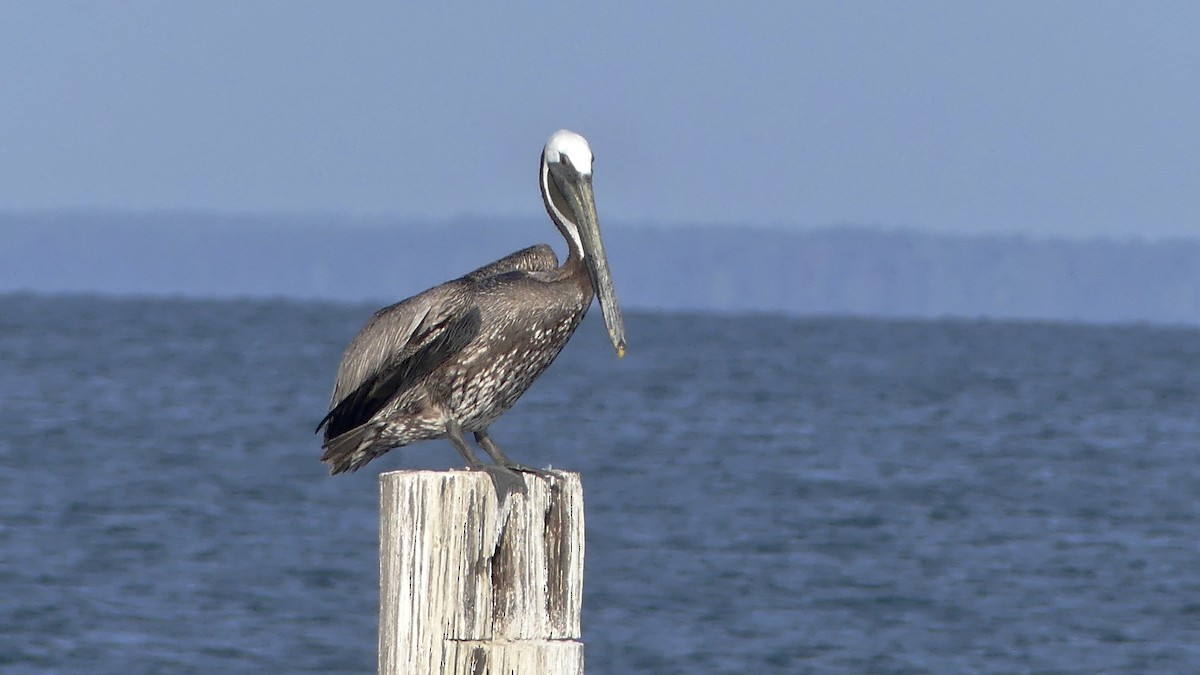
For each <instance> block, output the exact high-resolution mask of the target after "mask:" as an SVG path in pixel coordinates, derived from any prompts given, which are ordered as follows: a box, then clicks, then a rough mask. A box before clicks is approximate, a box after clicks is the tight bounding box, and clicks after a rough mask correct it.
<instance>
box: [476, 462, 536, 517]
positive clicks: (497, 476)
mask: <svg viewBox="0 0 1200 675" xmlns="http://www.w3.org/2000/svg"><path fill="white" fill-rule="evenodd" d="M470 468H472V469H475V470H478V471H484V472H487V475H488V478H491V479H492V487H494V488H495V489H496V501H497V502H499V504H500V508H501V509H503V508H504V505H505V504H506V503H507V502H508V496H509V495H511V494H513V493H516V494H519V495H522V496H524V495H527V494H528V491H527V490H526V488H525V478H524V476H522V475H521V474H519V473H517V472H516V471H513V470H512V469H510V468H508V467H504V466H496V465H491V466H474V467H470Z"/></svg>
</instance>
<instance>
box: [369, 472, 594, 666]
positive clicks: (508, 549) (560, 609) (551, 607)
mask: <svg viewBox="0 0 1200 675" xmlns="http://www.w3.org/2000/svg"><path fill="white" fill-rule="evenodd" d="M523 477H524V479H525V484H526V486H527V494H526V495H519V494H514V495H512V496H510V497H509V499H508V502H509V503H508V505H507V508H506V510H507V511H508V513H507V514H501V513H499V505H498V504H497V500H496V493H495V490H494V489H493V487H492V482H491V479H490V478H489V477H488V476H487V475H486V474H484V473H483V472H480V471H392V472H388V473H384V474H382V475H380V477H379V489H380V522H379V599H380V605H379V673H380V675H401V674H408V673H447V674H451V673H452V674H455V675H458V674H460V673H461V674H470V675H485V674H489V675H501V674H503V675H525V674H527V673H537V674H541V673H544V674H546V675H568V674H569V675H582V673H583V643H582V642H580V641H579V637H580V629H579V614H580V607H581V605H582V602H583V485H582V483H581V482H580V480H579V474H576V473H568V472H555V474H554V475H552V476H550V477H542V476H534V475H529V474H523Z"/></svg>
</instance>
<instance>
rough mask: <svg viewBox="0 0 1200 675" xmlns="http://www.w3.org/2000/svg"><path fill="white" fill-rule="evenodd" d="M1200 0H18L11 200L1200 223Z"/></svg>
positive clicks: (5, 48) (8, 98) (3, 85)
mask: <svg viewBox="0 0 1200 675" xmlns="http://www.w3.org/2000/svg"><path fill="white" fill-rule="evenodd" d="M1197 35H1200V3H1195V2H1154V3H1132V2H1120V3H1118V2H1053V3H1043V2H993V3H981V2H972V3H962V2H915V3H888V2H838V3H833V2H827V3H815V2H814V3H801V2H794V1H791V0H763V1H761V2H745V3H734V2H672V3H666V2H631V1H625V0H621V1H614V2H590V3H561V2H560V3H529V2H509V3H490V4H484V3H401V2H368V1H360V2H303V1H291V0H289V1H286V2H283V1H279V2H268V1H257V2H244V1H235V2H222V1H212V0H210V1H206V2H105V3H83V2H78V3H63V2H36V3H34V2H24V3H18V2H4V3H2V4H0V78H2V79H0V210H41V209H55V210H61V209H89V208H107V209H123V210H124V209H131V210H169V209H201V210H214V211H221V212H252V213H268V214H274V213H281V214H289V213H308V212H314V211H316V212H322V213H333V214H345V215H372V216H377V215H385V216H396V217H402V218H418V219H453V218H459V217H463V216H480V215H501V216H506V217H507V216H521V217H525V216H528V217H537V218H544V217H545V216H544V214H543V211H542V204H541V200H540V197H539V195H538V190H537V183H536V171H537V162H538V157H539V154H540V151H541V147H542V145H543V143H544V142H545V140H546V138H547V137H548V136H549V135H550V133H551V132H553V131H554V130H555V129H558V128H561V127H566V128H570V129H573V130H575V131H578V132H580V133H582V134H584V135H585V136H587V138H588V139H589V140H590V142H591V145H592V149H593V151H594V153H595V155H596V166H595V176H596V177H595V181H596V194H597V204H598V207H599V210H600V214H601V219H602V221H603V222H608V223H614V222H622V223H626V224H631V225H637V224H656V225H673V226H674V225H678V226H687V225H697V224H702V225H713V224H718V225H719V224H731V225H742V224H745V225H757V226H779V227H796V228H810V227H826V226H833V225H842V224H851V225H867V226H884V227H912V228H919V229H923V230H931V231H938V232H949V233H962V234H974V233H1002V234H1025V235H1035V236H1036V235H1045V236H1054V237H1060V236H1067V237H1086V238H1092V237H1119V238H1126V237H1138V236H1141V237H1149V238H1160V237H1168V236H1200V39H1198V38H1197Z"/></svg>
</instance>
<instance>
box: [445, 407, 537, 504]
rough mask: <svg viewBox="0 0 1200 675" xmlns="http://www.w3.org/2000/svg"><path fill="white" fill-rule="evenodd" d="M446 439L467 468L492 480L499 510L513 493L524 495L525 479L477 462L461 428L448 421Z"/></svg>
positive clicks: (452, 421)
mask: <svg viewBox="0 0 1200 675" xmlns="http://www.w3.org/2000/svg"><path fill="white" fill-rule="evenodd" d="M446 438H448V439H450V444H451V445H453V446H454V449H455V450H458V454H460V455H462V456H463V459H465V460H467V468H468V469H471V470H474V471H486V472H487V475H488V477H489V478H491V479H492V487H494V488H496V499H497V500H499V502H500V506H501V508H503V506H504V503H505V501H506V500H507V499H508V495H510V494H512V493H513V492H519V493H521V494H525V479H524V478H521V476H519V475H517V474H516V473H514V472H513V471H512V470H511V469H509V468H508V467H506V466H489V465H487V464H484V463H483V462H481V461H479V458H478V457H476V456H475V451H474V450H472V449H471V446H470V445H468V444H467V439H465V438H463V432H462V426H461V425H460V424H459V423H458V422H456V421H454V420H450V421H449V422H446Z"/></svg>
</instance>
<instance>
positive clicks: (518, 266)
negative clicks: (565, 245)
mask: <svg viewBox="0 0 1200 675" xmlns="http://www.w3.org/2000/svg"><path fill="white" fill-rule="evenodd" d="M557 267H558V256H556V255H554V249H552V248H550V247H549V246H548V245H546V244H536V245H534V246H530V247H529V248H523V249H521V250H520V251H517V252H515V253H509V254H508V255H506V256H504V257H503V258H501V259H499V260H497V261H496V262H494V263H489V264H487V265H484V266H483V267H480V268H479V269H477V270H475V271H474V272H470V273H468V274H467V275H466V276H464V277H463V278H464V279H466V280H468V281H482V280H484V279H487V278H489V277H494V276H497V275H500V274H505V273H506V272H549V271H550V270H553V269H556V268H557Z"/></svg>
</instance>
